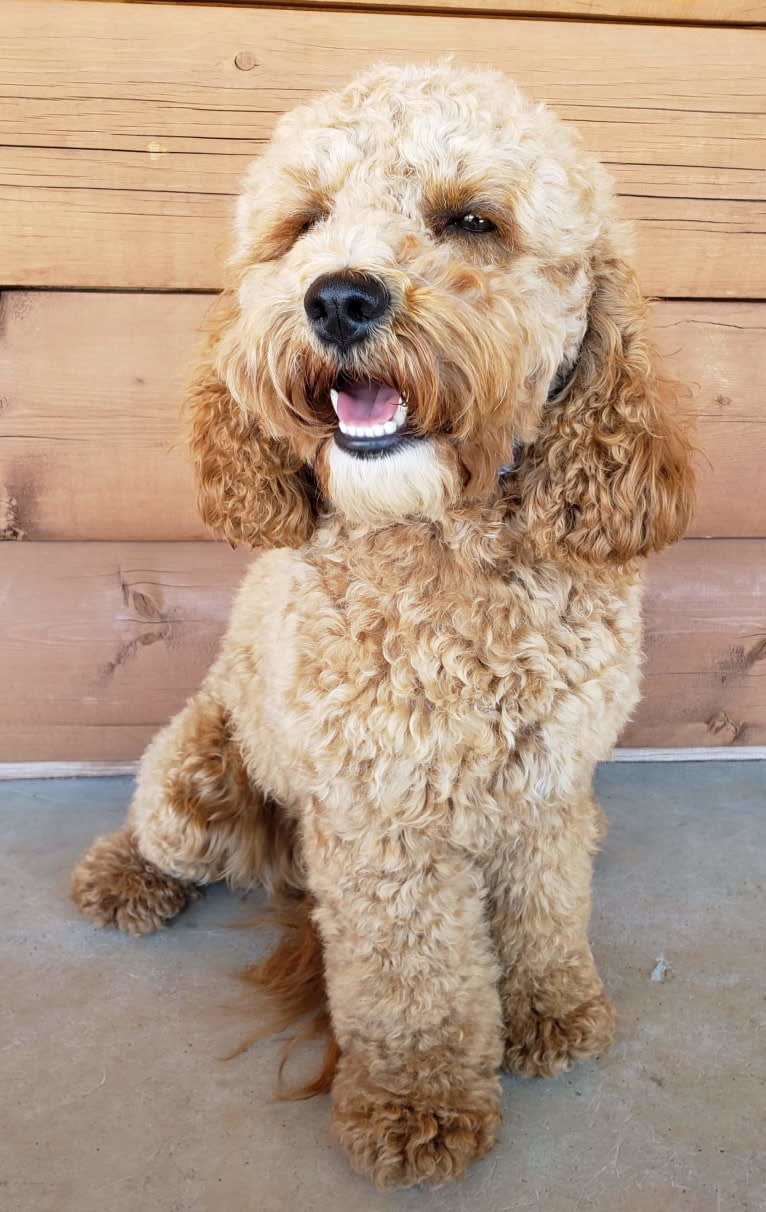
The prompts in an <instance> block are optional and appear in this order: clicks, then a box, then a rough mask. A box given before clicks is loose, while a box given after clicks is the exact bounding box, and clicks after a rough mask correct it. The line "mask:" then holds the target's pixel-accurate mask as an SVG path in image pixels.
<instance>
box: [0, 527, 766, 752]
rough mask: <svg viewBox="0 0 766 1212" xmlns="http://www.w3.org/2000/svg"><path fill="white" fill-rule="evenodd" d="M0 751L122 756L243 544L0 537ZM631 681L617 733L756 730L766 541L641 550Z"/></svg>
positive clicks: (209, 642)
mask: <svg viewBox="0 0 766 1212" xmlns="http://www.w3.org/2000/svg"><path fill="white" fill-rule="evenodd" d="M0 558H1V559H2V570H3V578H2V583H3V593H2V597H0V616H2V617H0V665H1V666H2V669H3V674H4V676H3V679H2V682H1V683H0V761H14V762H24V761H67V760H78V761H89V760H101V761H127V760H130V759H131V758H134V757H137V756H138V755H139V753H140V752H141V750H142V748H143V746H144V745H145V744H146V742H147V741H148V739H149V737H150V736H151V735H152V733H153V732H154V731H155V730H156V729H157V728H158V727H160V726H161V725H162V724H163V723H164V722H165V720H166V719H167V718H168V717H169V716H170V715H171V714H172V713H173V712H175V711H176V710H177V709H178V708H180V707H181V706H182V704H183V702H184V701H185V699H186V697H187V696H188V695H189V694H190V693H192V692H193V691H194V690H195V688H196V687H197V685H198V684H199V681H200V679H201V677H202V676H203V674H204V672H205V670H206V669H207V667H208V665H209V664H210V661H211V659H212V656H213V654H214V651H215V648H216V645H217V643H218V639H219V637H220V635H221V633H222V631H223V629H224V627H225V623H226V618H227V614H228V610H229V604H230V601H231V596H232V592H233V589H234V587H235V585H236V584H237V582H238V581H239V579H240V577H241V575H242V572H243V569H244V567H245V565H246V563H247V560H248V557H247V556H245V555H243V554H242V553H236V552H231V551H229V549H228V548H227V547H225V546H222V545H220V544H212V543H124V544H118V543H51V544H46V545H40V544H35V545H25V544H23V543H19V544H13V545H6V546H5V547H4V548H3V549H2V550H1V551H0ZM646 614H647V624H648V639H647V647H648V653H649V656H648V666H647V676H646V685H645V693H646V698H645V701H644V703H643V704H642V706H641V708H640V710H639V712H638V714H637V716H636V720H635V722H634V723H633V724H632V725H631V726H630V728H629V729H628V732H627V734H626V735H625V737H624V738H623V741H622V744H627V745H632V746H647V745H662V746H663V747H665V748H667V747H670V746H675V745H695V746H696V745H699V746H708V745H712V746H720V745H728V744H731V745H736V746H740V745H747V744H752V745H755V744H764V743H766V690H764V687H765V686H766V678H764V673H766V542H763V541H752V540H737V541H732V542H728V543H718V542H715V541H688V542H686V543H683V544H681V546H680V547H678V548H676V549H675V550H673V551H672V552H669V553H667V554H666V555H663V556H661V557H659V558H658V559H657V560H655V561H653V562H652V565H651V575H650V579H649V593H648V600H647V607H646Z"/></svg>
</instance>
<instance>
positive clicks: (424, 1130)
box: [333, 1083, 500, 1188]
mask: <svg viewBox="0 0 766 1212" xmlns="http://www.w3.org/2000/svg"><path fill="white" fill-rule="evenodd" d="M499 1123H500V1111H499V1108H498V1096H497V1087H496V1084H494V1083H493V1084H491V1085H490V1087H489V1088H488V1090H487V1093H486V1096H485V1097H484V1098H477V1099H471V1098H469V1097H468V1096H466V1097H465V1098H464V1099H460V1098H458V1099H457V1101H456V1105H455V1106H449V1107H447V1106H436V1105H429V1103H428V1102H421V1101H420V1100H419V1099H415V1098H413V1099H412V1100H406V1099H400V1098H398V1097H394V1096H392V1095H390V1094H386V1093H384V1092H381V1095H380V1098H379V1099H377V1098H371V1097H370V1096H369V1094H367V1095H365V1096H361V1095H358V1096H354V1095H353V1094H349V1095H346V1096H342V1097H340V1098H339V1097H338V1096H337V1095H336V1098H335V1105H334V1108H333V1127H334V1131H335V1135H336V1137H337V1139H338V1141H339V1142H340V1144H341V1145H342V1147H343V1148H344V1149H345V1151H346V1153H347V1154H348V1157H349V1159H350V1161H351V1165H352V1166H353V1168H354V1169H355V1170H356V1171H357V1172H358V1173H359V1174H363V1175H364V1176H365V1177H367V1178H370V1179H372V1181H373V1182H374V1183H375V1184H376V1186H378V1187H381V1188H382V1187H412V1186H414V1185H415V1184H416V1183H428V1184H430V1185H431V1186H434V1187H438V1186H441V1185H442V1184H443V1183H446V1182H448V1181H449V1180H450V1179H453V1178H459V1177H460V1176H461V1174H463V1172H464V1170H465V1168H466V1166H467V1165H468V1163H469V1162H471V1161H474V1160H476V1159H478V1158H480V1157H484V1156H485V1154H487V1153H489V1151H490V1149H491V1148H492V1146H493V1145H494V1143H495V1140H496V1138H497V1129H498V1125H499Z"/></svg>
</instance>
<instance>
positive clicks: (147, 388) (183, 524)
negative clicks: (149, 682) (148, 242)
mask: <svg viewBox="0 0 766 1212" xmlns="http://www.w3.org/2000/svg"><path fill="white" fill-rule="evenodd" d="M209 302H210V300H209V298H207V297H206V296H199V295H162V294H159V295H158V294H154V295H152V294H141V295H130V294H107V295H102V294H83V293H74V294H68V293H66V292H64V293H48V292H45V291H41V292H38V291H32V292H26V291H21V292H15V291H11V292H7V293H6V294H5V296H4V305H3V312H4V320H3V329H4V335H3V336H2V337H0V401H1V402H2V403H1V404H0V498H5V499H6V501H7V502H8V505H7V507H6V511H7V512H8V513H9V516H8V517H6V519H5V522H3V521H2V520H0V534H2V533H3V532H5V535H6V537H8V538H13V537H17V536H19V537H20V536H21V535H23V536H24V537H25V538H26V539H28V540H29V539H57V540H59V539H87V540H96V539H121V540H141V539H151V540H162V539H168V540H170V539H172V540H180V539H186V540H188V539H197V538H204V537H206V536H205V532H204V531H203V529H202V526H201V524H200V521H199V519H198V517H197V513H196V509H195V503H194V488H193V484H192V479H191V473H190V469H189V466H188V463H187V460H186V456H185V451H184V449H183V447H182V446H181V445H180V444H179V442H178V404H179V401H180V398H181V394H182V386H183V382H184V379H185V377H186V375H187V373H188V368H189V366H190V365H191V362H192V359H193V355H194V350H195V347H196V344H197V340H198V330H199V328H200V326H201V324H202V321H203V317H204V314H205V312H206V310H207V308H208V306H209ZM654 314H655V334H656V338H657V343H658V345H659V347H660V349H661V351H662V353H663V354H665V355H666V359H667V367H668V369H669V371H670V372H671V373H672V374H674V375H675V376H676V377H678V378H679V379H681V380H682V381H684V382H688V383H690V384H693V385H694V386H693V390H694V393H695V394H694V411H695V415H696V418H697V430H698V432H697V442H698V445H699V447H700V450H701V452H702V453H701V456H700V459H699V461H698V462H699V467H698V474H699V505H698V510H697V515H696V518H695V521H694V525H693V528H692V533H693V534H694V535H698V536H713V537H725V536H741V537H758V536H766V477H764V475H763V458H764V440H765V439H766V393H765V392H764V390H763V384H764V383H766V304H755V303H681V302H664V303H659V304H657V305H656V306H655V312H654Z"/></svg>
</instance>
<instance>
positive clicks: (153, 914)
mask: <svg viewBox="0 0 766 1212" xmlns="http://www.w3.org/2000/svg"><path fill="white" fill-rule="evenodd" d="M221 879H227V880H229V881H230V882H231V883H232V884H233V885H235V886H236V887H249V886H251V885H252V884H254V883H255V882H257V881H262V882H264V883H266V884H267V885H269V884H271V885H277V886H279V887H290V886H292V885H293V884H295V883H296V882H297V875H296V866H295V847H294V828H293V825H292V822H291V821H290V820H289V818H288V817H287V816H286V814H285V813H284V812H283V811H282V810H281V809H280V808H279V806H278V805H276V804H275V803H273V801H271V800H270V799H269V798H268V797H267V796H265V795H263V794H262V793H261V792H260V791H259V789H258V788H257V787H255V786H254V785H253V784H252V782H251V780H250V779H249V777H248V774H247V770H246V769H245V764H244V762H243V759H242V754H241V751H240V748H239V745H238V744H237V740H236V738H235V737H234V736H233V734H232V730H231V727H230V722H229V719H228V717H227V713H226V711H225V710H224V708H223V707H222V706H221V704H220V703H219V702H218V701H217V700H216V699H215V697H214V696H213V695H211V694H210V693H208V692H207V691H206V690H204V689H203V690H202V691H200V693H199V694H197V695H196V696H195V697H194V698H193V699H191V700H190V701H189V703H188V704H187V705H186V707H185V708H184V709H183V711H181V712H180V713H179V714H178V715H177V716H176V717H175V718H174V719H173V720H171V722H170V723H169V724H168V725H167V727H166V728H164V729H163V730H162V731H161V732H160V733H158V735H157V736H156V737H155V738H154V740H153V741H152V743H151V744H150V746H149V748H148V749H147V751H146V753H145V754H144V757H143V759H142V761H141V766H140V770H139V774H138V783H137V787H136V792H135V795H134V797H133V802H132V804H131V807H130V811H129V813H128V818H127V821H126V822H125V825H124V827H123V828H122V829H121V830H120V831H119V832H118V833H113V834H109V835H107V836H105V837H100V838H97V839H96V841H95V842H94V843H93V845H92V846H91V847H90V848H89V849H88V850H87V851H86V852H85V854H84V855H83V856H82V858H81V859H80V862H79V863H78V865H77V867H76V868H75V871H74V874H73V877H72V892H73V895H74V899H75V902H76V903H77V905H78V906H79V908H80V910H81V911H82V912H83V913H84V915H85V916H86V917H87V918H89V919H90V920H91V921H92V922H94V923H95V924H96V925H99V926H117V927H119V928H120V929H122V930H126V931H127V932H128V933H129V934H135V935H139V934H149V933H150V932H151V931H152V930H155V929H157V927H159V926H163V925H165V924H166V923H167V922H168V921H169V920H170V919H171V918H173V917H175V915H176V914H177V913H179V912H180V911H181V910H182V909H183V908H184V907H185V906H186V905H187V904H188V902H189V901H190V900H192V899H194V898H195V897H196V896H197V895H198V888H199V886H200V885H203V884H209V883H213V882H214V881H216V880H221Z"/></svg>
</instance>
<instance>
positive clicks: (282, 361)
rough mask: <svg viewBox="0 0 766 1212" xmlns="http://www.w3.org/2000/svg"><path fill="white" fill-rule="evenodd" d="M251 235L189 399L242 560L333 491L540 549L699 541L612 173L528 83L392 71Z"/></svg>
mask: <svg viewBox="0 0 766 1212" xmlns="http://www.w3.org/2000/svg"><path fill="white" fill-rule="evenodd" d="M237 230H238V243H237V250H236V253H235V256H234V258H233V262H232V284H231V285H230V287H229V288H228V289H227V290H226V291H225V292H224V294H223V296H222V298H221V300H220V301H219V305H218V314H217V318H216V320H215V321H214V329H213V332H212V335H211V341H210V343H209V346H208V349H207V352H206V355H205V359H204V361H203V364H202V366H201V367H200V371H199V374H198V376H197V379H196V381H195V383H194V386H193V388H192V390H191V392H190V396H189V401H188V414H189V417H190V420H191V448H192V454H193V458H194V461H195V465H196V469H197V475H198V480H199V485H200V506H201V511H202V514H203V517H204V518H205V520H206V521H207V522H208V524H209V525H210V526H211V527H213V528H214V529H216V530H218V531H219V532H222V533H223V534H224V535H225V536H226V537H227V538H229V539H230V540H231V541H232V542H243V541H244V542H248V543H251V544H253V545H262V544H264V543H269V544H272V545H295V544H299V543H301V542H302V541H304V540H305V539H307V538H308V537H309V536H310V534H311V532H312V530H313V527H314V525H315V523H316V518H317V505H318V501H317V497H319V498H320V501H323V502H324V503H325V504H329V506H330V507H331V508H332V507H334V508H335V509H336V510H337V511H338V512H339V513H340V514H341V515H343V516H345V518H346V519H347V520H348V521H350V522H352V523H361V524H364V525H373V526H375V525H378V524H384V525H385V524H388V523H390V522H392V521H398V520H401V519H405V518H410V517H416V518H427V519H431V520H434V521H440V520H443V519H444V518H445V517H446V516H447V515H448V514H449V513H450V511H451V510H453V509H454V508H456V507H460V506H461V505H462V504H463V503H464V502H484V501H494V502H497V501H498V499H500V500H501V502H507V506H508V510H509V512H512V514H513V518H514V531H515V533H517V534H524V535H527V536H529V537H531V539H532V541H533V543H534V545H535V546H536V548H537V550H539V551H544V552H551V551H554V552H555V551H560V550H561V549H562V547H563V548H566V549H567V550H568V551H569V552H570V554H574V555H576V556H577V557H578V558H589V559H599V560H605V559H615V558H616V559H627V558H630V556H632V555H634V554H637V553H639V552H644V551H647V550H650V549H652V548H656V547H659V546H662V545H663V544H664V543H666V542H667V541H669V538H671V537H673V536H674V535H676V534H677V533H678V532H679V530H680V529H681V528H682V527H683V524H684V522H685V520H686V518H687V517H688V512H689V508H690V499H691V498H690V481H689V477H688V450H687V446H686V444H685V443H684V441H683V438H682V436H681V435H680V434H679V433H678V432H677V430H676V428H674V423H673V420H672V418H669V417H668V416H667V415H666V414H665V411H664V409H663V406H662V404H661V401H660V399H659V394H658V392H657V390H656V384H655V381H654V377H653V374H652V369H651V357H650V353H649V350H648V347H647V343H646V337H645V329H646V317H645V308H644V305H643V302H642V300H641V296H640V292H639V291H638V288H637V285H636V282H635V277H634V276H633V275H632V273H631V271H630V270H629V268H628V267H627V266H626V265H625V264H624V262H623V261H622V259H621V249H620V246H621V243H622V234H621V228H620V225H619V224H618V223H617V221H616V219H615V217H614V213H613V202H612V194H611V188H610V185H609V182H608V179H607V178H606V176H605V174H604V173H603V171H602V170H601V168H600V166H599V165H598V164H597V163H596V161H594V160H593V158H592V157H590V156H589V155H587V154H586V153H585V152H584V151H583V150H582V149H581V147H580V145H579V143H578V142H577V141H576V139H575V138H574V137H573V136H572V135H570V133H569V132H568V131H567V129H566V128H565V127H564V126H563V124H562V123H561V122H560V121H558V119H556V118H555V117H554V116H553V115H552V114H550V113H549V112H548V111H547V110H545V109H544V108H543V107H542V106H539V105H532V104H531V103H530V102H528V101H526V100H525V99H524V98H523V97H522V96H521V94H520V93H519V92H518V90H517V89H516V88H515V86H514V85H513V84H512V83H511V82H510V81H508V80H507V79H506V78H505V77H503V76H501V75H500V74H498V73H495V72H487V71H481V70H475V71H473V70H464V69H456V68H452V67H449V66H440V67H409V68H395V67H382V68H378V69H375V70H374V71H372V72H370V73H368V74H367V75H365V76H362V77H361V78H360V79H359V80H357V81H356V82H354V83H353V84H351V85H350V86H349V87H348V88H347V89H345V91H343V92H341V93H337V94H333V95H329V96H324V97H320V98H319V99H317V100H316V101H313V102H311V103H309V104H308V105H305V106H302V107H301V108H299V109H297V110H295V111H293V112H292V113H290V114H288V115H287V116H286V117H285V118H283V119H282V121H281V122H280V123H279V125H278V127H277V130H276V132H275V135H274V138H273V140H272V142H271V144H270V145H269V147H268V149H267V151H266V153H265V155H264V156H263V157H262V158H261V160H259V161H258V162H257V163H255V164H254V165H253V167H252V168H251V170H250V172H249V174H248V178H247V181H246V185H245V190H244V194H243V197H242V198H241V200H240V205H239V211H238V222H237ZM568 380H571V382H570V385H569V388H568V390H567V391H566V392H565V393H564V395H565V396H566V399H565V401H564V404H563V406H562V401H561V399H560V398H556V399H553V400H551V396H556V395H557V392H558V390H559V386H560V384H561V383H562V382H566V381H568ZM530 442H532V443H534V445H533V446H532V447H531V449H530V451H529V454H528V457H525V459H524V465H523V468H522V470H521V471H520V472H519V473H518V475H516V476H514V477H512V479H511V481H510V482H509V480H508V478H506V479H505V480H503V481H499V479H498V473H499V471H500V469H501V467H503V466H504V465H507V464H508V463H509V462H510V461H511V459H512V452H513V450H514V446H515V445H516V444H519V443H522V444H523V443H530Z"/></svg>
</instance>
